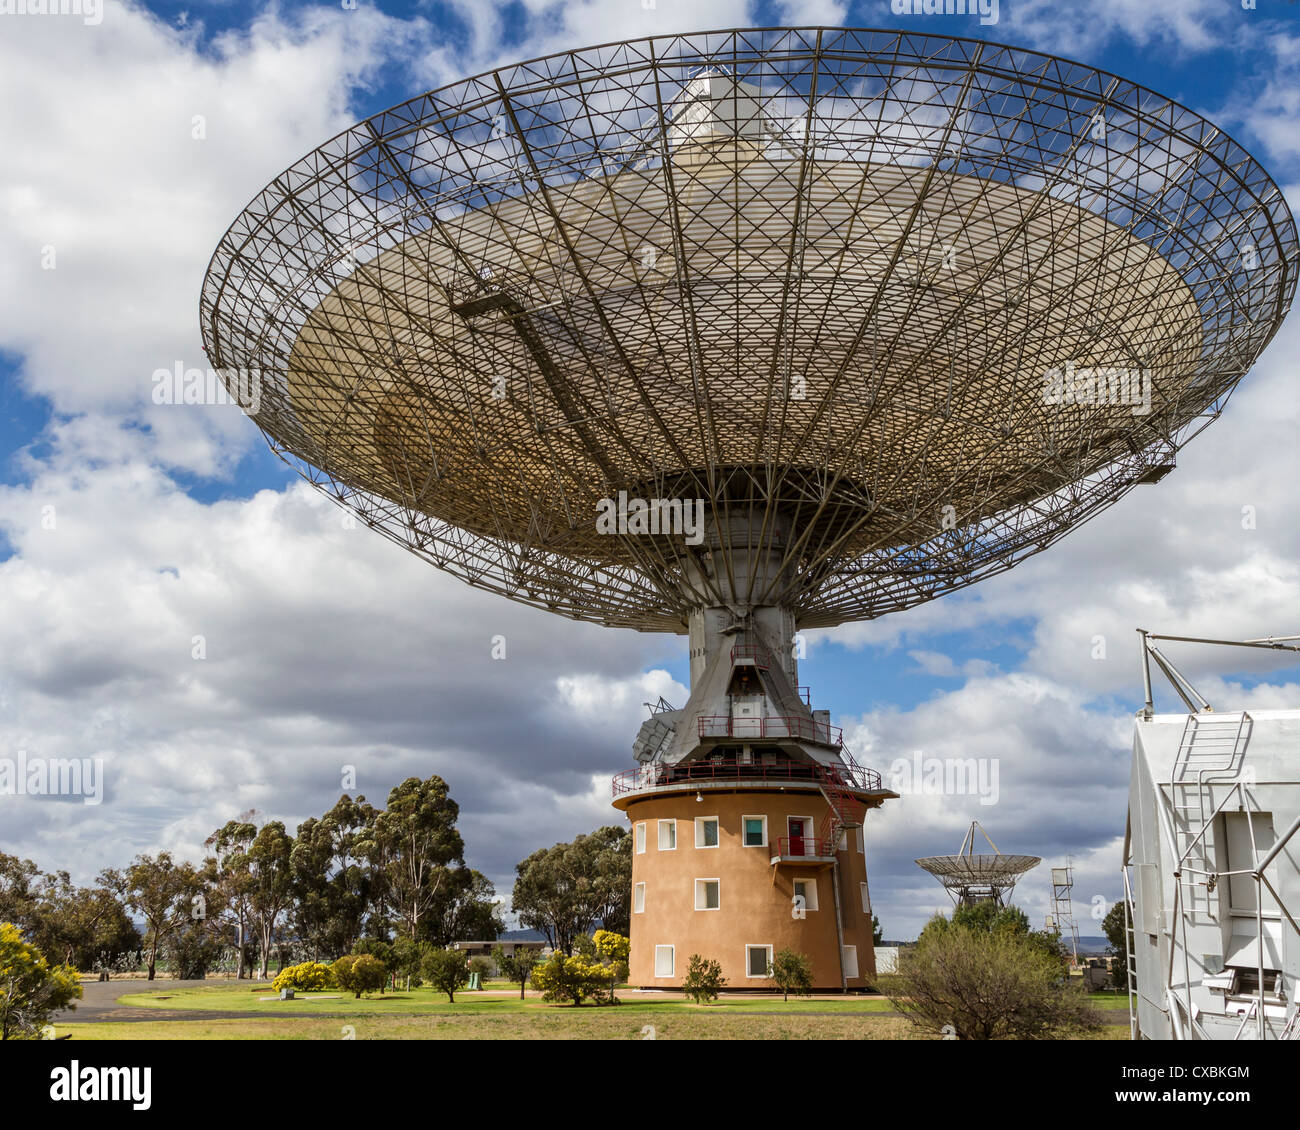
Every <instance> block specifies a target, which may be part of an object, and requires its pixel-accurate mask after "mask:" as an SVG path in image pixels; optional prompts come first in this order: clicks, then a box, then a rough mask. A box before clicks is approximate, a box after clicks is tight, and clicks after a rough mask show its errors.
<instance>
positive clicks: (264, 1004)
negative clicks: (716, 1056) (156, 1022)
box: [118, 982, 892, 1017]
mask: <svg viewBox="0 0 1300 1130" xmlns="http://www.w3.org/2000/svg"><path fill="white" fill-rule="evenodd" d="M271 996H274V994H273V993H272V992H271V990H270V988H269V986H265V985H264V986H260V987H258V988H255V989H250V988H249V987H248V986H247V985H244V986H242V987H240V988H234V987H227V986H224V985H220V986H207V985H204V986H199V987H195V988H191V989H172V990H170V991H160V992H143V993H128V994H127V995H125V996H123V997H120V998H119V1000H118V1003H119V1004H122V1005H134V1006H138V1007H141V1008H163V1009H204V1010H211V1011H213V1012H258V1013H266V1015H267V1016H268V1017H272V1016H274V1017H301V1016H303V1015H308V1016H310V1015H312V1014H313V1013H316V1014H319V1013H328V1014H330V1015H335V1014H339V1015H347V1016H376V1015H402V1014H406V1015H420V1016H429V1015H444V1016H459V1015H467V1016H488V1015H497V1014H505V1013H512V1014H527V1013H536V1012H542V1013H563V1012H566V1011H569V1012H572V1011H574V1010H573V1009H571V1008H569V1007H568V1006H564V1005H553V1004H548V1003H546V1002H544V1001H543V1000H542V999H541V997H540V995H539V994H536V993H531V992H530V993H529V995H528V997H527V999H526V1000H523V1001H521V1000H520V999H519V989H518V987H515V988H513V989H511V988H509V987H507V986H506V985H504V984H499V985H498V984H493V983H491V982H490V983H489V988H488V989H487V990H480V991H478V992H469V991H462V992H458V993H457V994H456V1003H455V1004H449V1003H448V1001H447V994H446V993H438V992H435V991H434V990H432V989H430V988H427V987H426V988H419V989H410V990H399V991H398V992H395V993H384V994H382V995H381V994H379V993H372V994H370V995H368V996H364V997H361V998H360V999H359V1000H358V999H356V998H354V997H352V996H349V995H347V994H341V993H339V992H338V991H337V990H329V991H327V992H324V993H306V994H299V995H298V996H297V997H295V998H294V999H293V1000H291V1001H282V1000H279V999H273V1000H263V999H261V998H263V997H271ZM619 1000H620V1002H621V1003H620V1004H619V1005H618V1006H617V1008H616V1009H610V1011H616V1012H619V1013H624V1012H635V1013H637V1014H638V1015H639V1014H642V1013H656V1014H658V1013H676V1012H687V1013H698V1012H701V1011H708V1012H719V1013H723V1014H726V1015H732V1014H739V1013H746V1012H749V1013H752V1012H773V1011H779V1012H781V1013H787V1012H788V1013H792V1014H798V1013H809V1012H812V1013H818V1012H833V1013H835V1014H837V1015H838V1014H840V1013H844V1014H854V1013H870V1012H890V1011H892V1007H891V1005H890V1003H889V1001H887V1000H885V999H884V998H882V997H849V998H847V999H846V998H843V997H835V998H832V999H829V1000H828V999H814V1000H790V1001H788V1002H784V1001H782V1000H781V998H780V997H775V998H773V997H767V996H764V997H751V996H744V997H738V996H737V997H724V998H723V999H721V1000H719V1001H715V1002H714V1003H712V1004H710V1005H707V1006H704V1007H701V1006H699V1005H694V1004H691V1003H690V1002H689V1001H685V1000H681V999H677V998H676V997H670V996H666V995H662V996H661V995H660V994H657V993H656V994H654V995H652V996H641V995H640V994H637V993H632V992H630V991H626V990H623V991H621V995H620V996H619ZM577 1011H580V1012H581V1013H584V1014H586V1013H596V1012H600V1011H602V1009H598V1008H597V1007H596V1006H594V1005H583V1007H582V1008H581V1009H580V1010H577Z"/></svg>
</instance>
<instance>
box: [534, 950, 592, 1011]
mask: <svg viewBox="0 0 1300 1130" xmlns="http://www.w3.org/2000/svg"><path fill="white" fill-rule="evenodd" d="M531 980H532V982H533V988H534V989H540V990H541V991H542V999H543V1000H548V1001H572V1002H573V1003H574V1004H575V1005H580V1004H582V1002H583V1001H584V1000H585V999H586V998H587V997H589V996H599V995H600V994H601V993H602V992H603V991H604V989H605V986H606V985H607V984H608V983H609V971H608V970H607V969H606V967H605V966H603V965H601V964H599V963H598V962H595V961H592V960H591V959H590V958H589V957H584V956H583V955H582V954H574V956H573V957H565V956H564V954H562V953H558V952H557V953H553V954H551V956H550V957H549V958H548V959H547V960H546V961H544V962H542V963H541V964H540V965H536V966H534V967H533V972H532V978H531Z"/></svg>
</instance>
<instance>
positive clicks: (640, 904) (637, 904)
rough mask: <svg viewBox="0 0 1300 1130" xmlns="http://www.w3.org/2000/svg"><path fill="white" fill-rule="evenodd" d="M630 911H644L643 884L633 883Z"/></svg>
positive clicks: (638, 912)
mask: <svg viewBox="0 0 1300 1130" xmlns="http://www.w3.org/2000/svg"><path fill="white" fill-rule="evenodd" d="M632 913H633V914H644V913H645V884H644V883H635V884H633V886H632Z"/></svg>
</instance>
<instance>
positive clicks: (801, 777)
mask: <svg viewBox="0 0 1300 1130" xmlns="http://www.w3.org/2000/svg"><path fill="white" fill-rule="evenodd" d="M828 774H833V775H834V776H835V778H836V781H837V784H838V785H839V787H840V788H846V789H854V790H857V791H859V792H877V791H879V790H880V787H881V785H880V774H879V773H877V772H876V771H875V770H874V769H864V768H863V767H862V766H861V765H858V764H857V763H856V762H852V761H849V762H848V763H847V764H845V765H840V766H833V767H826V766H821V765H818V764H816V763H814V762H811V761H783V762H779V763H778V764H776V765H763V764H761V763H759V762H754V763H753V764H750V765H742V764H740V763H738V762H734V761H729V762H714V761H689V762H685V763H683V764H680V765H665V764H663V763H662V762H653V763H651V764H649V765H643V766H640V767H639V768H636V769H627V770H625V771H624V772H622V773H617V774H615V775H614V778H613V781H612V782H611V783H612V785H613V792H614V796H615V797H619V796H626V795H627V794H628V793H641V792H649V791H651V790H654V789H668V788H674V787H676V788H683V787H688V786H690V785H693V784H700V785H704V784H709V783H714V782H725V781H762V782H772V783H774V784H776V783H784V782H787V781H789V782H806V783H807V784H808V785H810V786H812V787H814V788H821V787H822V785H823V784H824V782H825V780H826V777H827V775H828ZM808 838H810V839H811V838H812V837H808Z"/></svg>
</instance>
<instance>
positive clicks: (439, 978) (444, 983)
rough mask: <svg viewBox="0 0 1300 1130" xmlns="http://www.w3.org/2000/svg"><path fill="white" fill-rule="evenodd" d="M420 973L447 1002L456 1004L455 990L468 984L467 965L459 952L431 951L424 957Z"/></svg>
mask: <svg viewBox="0 0 1300 1130" xmlns="http://www.w3.org/2000/svg"><path fill="white" fill-rule="evenodd" d="M420 973H421V975H422V976H423V977H424V979H425V980H426V981H428V982H429V984H430V985H432V986H433V987H434V988H435V989H437V990H438V992H440V993H446V994H447V1000H448V1001H450V1002H451V1003H452V1004H455V1003H456V990H457V989H463V988H464V987H465V986H466V985H468V984H469V965H468V964H467V963H466V961H465V955H464V954H463V953H461V952H460V951H459V950H444V949H431V950H430V951H429V952H428V953H427V954H425V956H424V962H423V963H422V964H421V966H420Z"/></svg>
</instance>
